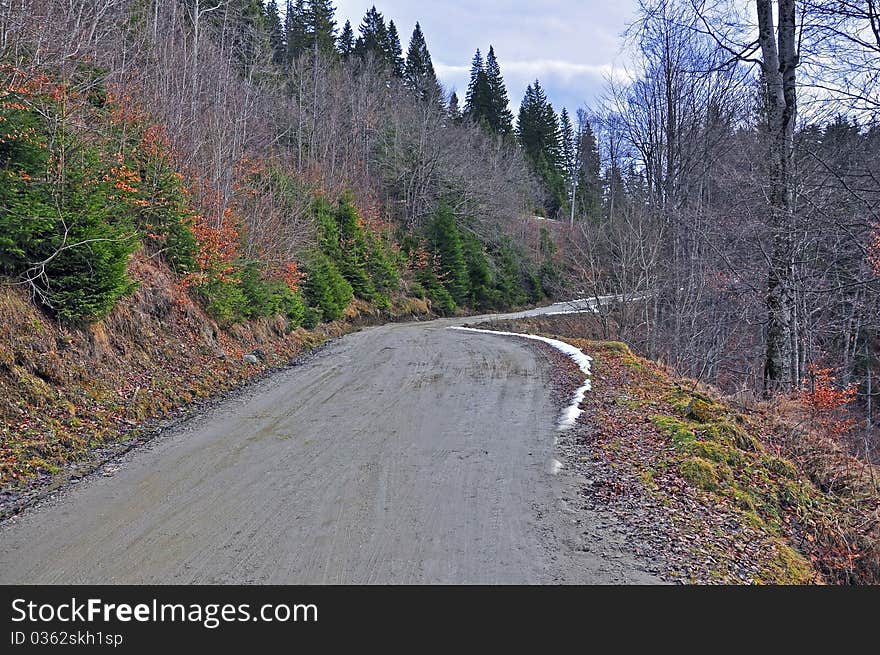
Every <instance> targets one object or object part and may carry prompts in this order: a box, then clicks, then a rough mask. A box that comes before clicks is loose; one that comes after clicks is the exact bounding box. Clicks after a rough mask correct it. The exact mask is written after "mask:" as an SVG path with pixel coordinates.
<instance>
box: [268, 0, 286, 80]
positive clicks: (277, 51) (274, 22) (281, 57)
mask: <svg viewBox="0 0 880 655" xmlns="http://www.w3.org/2000/svg"><path fill="white" fill-rule="evenodd" d="M266 30H267V31H268V33H269V45H270V47H271V48H272V61H274V62H275V64H276V65H277V66H283V65H284V64H285V63H286V61H287V43H286V42H285V40H284V27H283V26H282V24H281V16H280V15H279V14H278V3H277V2H275V0H269V2H268V4H267V5H266Z"/></svg>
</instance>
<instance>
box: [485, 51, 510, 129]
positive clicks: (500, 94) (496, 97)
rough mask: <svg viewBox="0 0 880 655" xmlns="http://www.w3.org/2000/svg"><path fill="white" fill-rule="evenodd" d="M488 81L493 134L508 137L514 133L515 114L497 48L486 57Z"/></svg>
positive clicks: (490, 123)
mask: <svg viewBox="0 0 880 655" xmlns="http://www.w3.org/2000/svg"><path fill="white" fill-rule="evenodd" d="M485 70H486V80H487V82H488V85H489V115H488V117H487V118H488V122H489V127H490V128H491V129H492V131H493V132H495V133H497V134H501V135H505V136H506V135H508V134H511V133H512V132H513V113H512V112H511V111H510V108H509V107H508V105H509V104H510V98H508V96H507V87H506V86H505V85H504V78H503V77H502V76H501V67H500V66H499V65H498V60H497V59H496V58H495V48H494V47H492V46H491V45H490V46H489V54H487V55H486V69H485Z"/></svg>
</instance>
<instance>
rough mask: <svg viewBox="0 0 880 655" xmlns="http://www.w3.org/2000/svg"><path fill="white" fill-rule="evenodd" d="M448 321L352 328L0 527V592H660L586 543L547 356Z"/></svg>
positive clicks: (622, 553)
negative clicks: (75, 588)
mask: <svg viewBox="0 0 880 655" xmlns="http://www.w3.org/2000/svg"><path fill="white" fill-rule="evenodd" d="M450 324H452V322H450V321H434V322H431V323H421V324H406V325H387V326H382V327H378V328H371V329H367V330H364V331H362V332H358V333H355V334H351V335H348V336H346V337H344V338H342V339H340V340H338V341H336V342H335V343H333V344H331V345H330V346H329V347H328V348H327V349H325V350H324V351H323V352H322V353H321V354H320V355H318V356H316V357H315V358H313V359H311V360H309V361H308V362H307V363H306V364H304V365H302V366H298V367H294V368H291V369H288V370H285V371H283V372H280V373H278V374H276V375H274V376H272V377H271V378H269V379H267V380H264V381H262V382H260V383H257V384H256V385H254V386H253V387H252V388H251V389H249V390H248V391H247V392H246V393H244V394H243V395H241V396H240V397H237V398H234V399H231V400H229V401H227V402H224V403H223V404H222V405H221V406H220V407H218V408H216V409H214V410H211V411H210V412H208V413H207V414H206V415H205V416H203V417H200V418H198V419H195V420H193V421H191V422H189V423H188V424H186V425H185V426H183V427H181V428H178V429H176V430H174V431H172V432H171V433H170V434H168V435H166V436H164V437H160V438H158V439H156V440H154V441H153V442H152V443H151V444H150V445H148V446H146V447H143V448H140V449H138V450H136V451H133V452H131V453H129V455H127V456H126V457H125V458H124V459H123V460H122V461H120V462H118V463H117V464H116V465H113V464H111V465H109V466H108V467H107V468H108V472H110V471H113V470H114V469H115V473H112V475H109V476H107V475H102V474H100V473H99V474H96V475H93V476H91V477H90V478H88V479H86V480H83V481H82V482H80V483H79V484H78V485H75V486H74V487H72V488H71V489H70V490H69V491H67V492H66V493H63V494H61V495H60V496H59V497H57V498H55V499H53V500H50V501H46V502H44V503H43V504H42V505H40V506H38V507H35V508H32V509H30V510H28V511H27V512H25V513H24V514H23V515H22V516H19V517H17V518H16V519H14V520H12V521H9V522H7V523H6V524H5V525H4V526H2V527H0V582H2V583H490V584H492V583H553V582H564V583H593V582H596V583H606V582H608V583H610V582H617V583H624V582H653V581H655V580H654V578H652V577H651V576H650V575H649V574H647V573H644V572H643V569H642V568H641V566H640V564H639V563H638V562H636V561H635V560H634V559H632V558H631V557H629V555H627V553H626V550H625V548H622V547H621V545H620V543H618V541H619V539H618V538H616V537H615V536H614V533H613V530H610V529H609V530H607V533H608V534H604V533H602V534H600V535H599V536H598V537H597V536H596V535H595V534H593V535H592V536H591V537H590V539H591V543H589V544H586V545H585V544H584V541H583V540H584V537H583V536H582V535H583V534H584V527H585V526H586V525H588V524H589V523H590V521H591V517H590V516H589V515H588V514H585V511H584V510H582V509H579V506H580V505H579V503H578V502H577V498H578V486H579V485H580V484H582V483H583V481H582V480H575V479H573V478H572V477H571V476H570V475H569V474H568V473H567V471H566V469H565V467H563V468H562V470H560V471H557V472H555V473H554V471H555V469H556V468H557V467H555V466H553V464H552V462H553V460H554V458H555V457H559V455H558V454H557V453H555V452H554V436H555V423H556V418H557V413H558V409H559V403H555V402H554V399H553V398H552V397H551V391H550V389H549V385H548V381H549V372H550V368H551V367H550V363H549V361H548V359H547V356H546V355H545V354H544V353H542V352H541V351H540V350H539V349H537V348H536V347H535V346H534V345H532V344H531V343H529V342H527V341H525V340H523V339H518V338H516V337H502V336H494V335H483V334H476V333H466V332H460V331H455V330H448V329H446V327H447V326H448V325H450ZM591 532H593V533H595V530H594V529H593V530H591ZM608 551H613V553H614V556H613V557H607V554H608Z"/></svg>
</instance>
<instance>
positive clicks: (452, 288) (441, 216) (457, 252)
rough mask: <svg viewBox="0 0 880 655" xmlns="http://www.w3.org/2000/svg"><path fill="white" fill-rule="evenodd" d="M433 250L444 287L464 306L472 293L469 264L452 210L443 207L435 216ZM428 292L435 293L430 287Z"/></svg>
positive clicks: (430, 235) (431, 229) (430, 236)
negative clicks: (437, 259) (466, 260)
mask: <svg viewBox="0 0 880 655" xmlns="http://www.w3.org/2000/svg"><path fill="white" fill-rule="evenodd" d="M429 238H430V243H431V249H432V250H433V252H434V253H435V254H436V255H437V257H438V258H439V271H438V272H439V273H440V279H441V280H442V284H443V286H444V287H445V288H446V290H447V291H448V292H449V294H450V295H451V296H452V298H453V299H454V300H455V302H456V303H457V304H460V305H464V304H466V303H467V301H468V294H469V292H470V287H469V280H468V269H467V263H466V262H465V258H464V248H463V246H462V242H461V234H460V233H459V231H458V226H457V225H456V223H455V216H454V215H453V213H452V210H451V209H450V208H449V207H448V206H446V205H441V206H440V207H439V209H437V212H436V213H435V214H434V220H433V222H432V223H431V228H430V230H429ZM428 291H429V292H430V293H433V290H432V289H431V288H430V287H429V288H428Z"/></svg>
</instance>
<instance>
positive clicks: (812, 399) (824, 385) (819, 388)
mask: <svg viewBox="0 0 880 655" xmlns="http://www.w3.org/2000/svg"><path fill="white" fill-rule="evenodd" d="M808 371H809V377H808V379H807V380H806V381H805V382H804V386H803V388H802V389H801V390H800V392H799V394H798V399H799V400H800V402H801V403H802V404H803V405H804V406H805V407H806V408H807V409H808V410H809V411H810V414H811V416H812V418H813V420H814V421H815V422H816V424H817V426H818V427H820V428H821V429H822V430H824V431H826V432H827V433H829V434H831V435H834V436H840V435H843V434H846V433H847V432H849V431H850V430H851V429H852V427H853V425H854V422H853V421H852V420H850V419H846V418H844V417H843V416H842V410H843V409H844V408H845V407H846V406H847V405H849V404H850V403H851V402H852V401H853V400H854V399H855V397H856V393H857V392H858V389H857V388H856V386H855V385H853V384H851V385H849V386H847V387H845V388H843V389H840V388H838V385H837V379H836V378H835V376H834V374H833V371H832V369H830V368H820V367H819V366H817V365H815V364H812V365H810V367H809V369H808Z"/></svg>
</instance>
